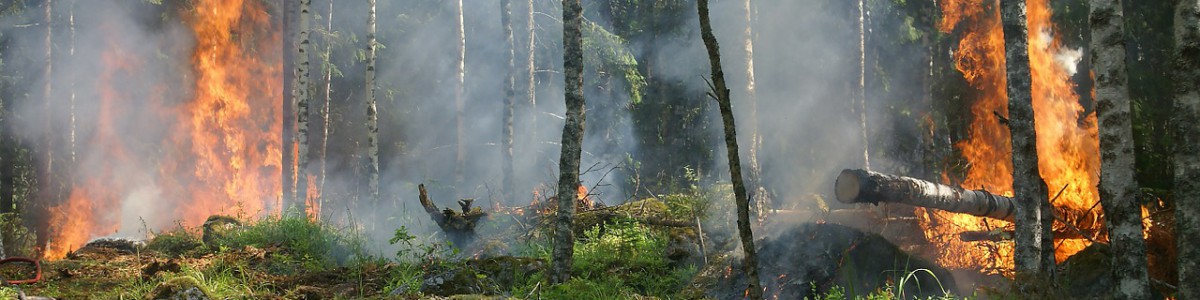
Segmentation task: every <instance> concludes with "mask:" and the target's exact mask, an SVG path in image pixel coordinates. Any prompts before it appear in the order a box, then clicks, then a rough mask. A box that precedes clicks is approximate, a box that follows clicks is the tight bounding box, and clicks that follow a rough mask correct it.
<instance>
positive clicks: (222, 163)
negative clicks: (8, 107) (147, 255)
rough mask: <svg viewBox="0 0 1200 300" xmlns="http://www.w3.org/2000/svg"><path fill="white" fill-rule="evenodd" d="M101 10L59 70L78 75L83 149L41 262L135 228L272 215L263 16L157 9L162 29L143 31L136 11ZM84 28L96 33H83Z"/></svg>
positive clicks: (273, 112) (277, 37)
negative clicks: (68, 67) (69, 68)
mask: <svg viewBox="0 0 1200 300" xmlns="http://www.w3.org/2000/svg"><path fill="white" fill-rule="evenodd" d="M102 2H107V1H97V3H95V4H97V5H100V6H99V7H100V8H97V9H98V10H101V11H106V10H107V13H97V14H90V13H89V15H88V16H82V15H81V16H80V17H81V19H83V20H81V22H80V23H81V24H80V32H79V34H80V39H79V42H80V45H79V47H80V48H81V49H80V53H81V55H80V57H79V58H78V59H77V62H64V63H63V64H72V65H73V66H74V67H75V68H73V70H74V71H73V72H76V73H77V74H75V78H78V79H77V80H78V81H79V84H78V85H79V90H80V97H79V99H80V100H79V101H80V104H79V105H80V106H79V108H77V109H76V113H77V114H79V115H80V117H79V120H78V125H77V130H78V131H80V135H81V136H83V137H86V138H81V139H80V142H79V146H78V152H79V160H78V161H77V162H76V163H75V164H74V165H73V166H71V167H69V168H70V170H72V173H73V174H71V177H72V178H73V179H72V180H71V182H70V183H69V185H70V192H69V198H68V199H63V200H60V202H58V203H54V204H52V205H50V206H49V210H48V213H49V218H48V221H49V223H50V229H49V230H50V232H49V235H50V236H49V239H48V244H47V245H46V248H45V251H44V253H43V256H44V257H45V258H47V259H58V258H62V257H63V255H64V254H65V253H66V252H67V251H70V250H71V249H74V248H78V247H79V246H81V245H83V244H85V243H86V242H87V241H88V240H90V239H93V238H96V237H100V236H107V235H113V234H122V235H129V234H132V233H134V232H137V231H138V230H140V229H142V226H148V227H149V228H148V229H150V230H163V229H167V228H169V227H170V226H173V225H175V224H177V223H176V222H179V224H182V225H184V226H197V225H199V224H200V223H201V222H203V221H204V219H205V218H207V217H208V216H209V215H212V214H231V215H240V216H243V217H251V216H256V215H261V214H266V213H271V210H272V209H273V207H272V204H273V203H276V202H277V201H278V199H279V197H280V195H281V191H280V185H281V181H280V177H279V176H280V174H281V173H280V172H281V169H282V168H281V157H282V155H281V150H280V149H281V145H282V144H281V136H280V135H279V133H280V132H282V123H283V119H282V105H283V101H282V99H281V92H282V91H281V81H280V80H279V79H280V78H281V77H280V76H281V68H282V66H281V63H282V61H281V60H280V56H281V53H280V49H281V46H282V39H281V38H282V36H281V31H282V30H280V28H279V26H278V24H277V23H278V22H273V21H272V19H271V16H270V15H269V14H268V10H269V9H270V8H269V7H267V6H265V5H266V4H264V2H262V1H245V0H197V1H192V4H193V6H192V7H184V8H175V7H170V6H169V5H167V4H164V5H165V6H162V7H158V8H161V9H164V10H166V11H167V13H168V14H171V17H168V18H167V20H168V21H162V23H163V24H154V25H149V26H147V25H145V24H138V23H135V22H133V21H128V20H127V19H134V20H138V17H139V16H137V14H139V13H145V9H139V7H137V6H136V5H134V4H128V3H102ZM89 4H92V3H90V2H88V3H81V4H79V5H81V6H87V5H89ZM137 5H143V6H145V5H146V4H140V3H138V4H137ZM108 6H112V7H114V8H105V7H108ZM76 9H78V10H80V11H87V10H85V9H83V8H82V7H80V8H76ZM131 14H132V15H133V16H130V15H131ZM88 18H94V20H89V19H88ZM92 22H94V23H96V24H101V25H100V26H97V28H98V29H96V30H89V29H87V28H90V27H89V25H88V24H91V23H92ZM104 24H108V25H104ZM128 36H135V37H136V38H130V37H128ZM91 53H97V54H96V55H95V57H92V56H91V55H92V54H91ZM89 61H90V62H89ZM56 69H57V68H56ZM51 80H54V79H51ZM59 86H66V85H59ZM64 102H65V101H64ZM72 116H74V115H72ZM49 117H52V118H61V116H49Z"/></svg>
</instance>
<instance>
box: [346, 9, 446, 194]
mask: <svg viewBox="0 0 1200 300" xmlns="http://www.w3.org/2000/svg"><path fill="white" fill-rule="evenodd" d="M460 1H461V0H460ZM367 5H368V6H370V12H369V13H368V15H367V87H366V90H367V160H368V161H369V165H368V166H367V188H368V189H369V190H370V191H368V192H369V193H371V198H370V201H371V206H372V207H375V206H376V205H378V204H379V111H378V110H377V109H376V106H375V43H376V41H375V0H367Z"/></svg>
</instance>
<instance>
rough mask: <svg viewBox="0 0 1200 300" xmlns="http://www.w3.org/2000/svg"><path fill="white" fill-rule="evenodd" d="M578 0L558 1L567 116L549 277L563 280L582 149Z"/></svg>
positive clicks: (568, 266) (580, 15)
mask: <svg viewBox="0 0 1200 300" xmlns="http://www.w3.org/2000/svg"><path fill="white" fill-rule="evenodd" d="M579 2H580V0H563V1H562V7H563V12H562V20H563V74H564V75H565V77H566V105H567V120H566V122H565V123H564V124H563V133H562V152H561V153H560V154H559V160H558V214H557V215H556V216H555V224H554V232H555V234H554V236H555V238H554V253H553V254H554V257H553V262H552V264H551V277H550V281H551V282H553V283H563V282H567V279H570V278H571V262H572V260H573V259H574V252H575V249H574V246H575V234H574V233H573V232H572V231H571V225H572V224H573V223H574V222H573V219H574V218H575V205H576V202H577V201H576V200H577V196H576V189H577V188H578V187H579V159H580V154H581V152H582V151H583V130H584V125H585V121H586V118H585V116H584V110H583V107H584V98H583V31H582V29H583V28H582V27H583V6H582V5H580V3H579Z"/></svg>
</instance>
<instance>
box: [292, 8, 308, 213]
mask: <svg viewBox="0 0 1200 300" xmlns="http://www.w3.org/2000/svg"><path fill="white" fill-rule="evenodd" d="M311 4H312V0H300V44H299V45H297V46H296V86H295V90H292V96H293V97H296V131H297V139H298V140H299V142H297V143H296V148H297V151H296V153H297V155H296V202H294V203H293V205H292V207H291V208H290V209H293V210H295V213H297V214H299V215H300V216H305V215H306V211H305V205H306V203H307V202H308V103H309V98H311V95H310V94H309V92H310V91H309V88H308V83H309V81H308V80H309V73H308V67H309V57H308V56H309V55H308V52H309V44H310V41H309V39H308V37H309V31H308V19H309V15H308V13H309V12H308V11H309V9H310V8H311V6H312V5H311Z"/></svg>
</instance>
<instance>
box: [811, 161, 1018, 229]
mask: <svg viewBox="0 0 1200 300" xmlns="http://www.w3.org/2000/svg"><path fill="white" fill-rule="evenodd" d="M834 187H835V188H834V190H835V195H836V196H837V200H838V201H840V202H842V203H871V204H879V203H880V202H883V203H904V204H908V205H913V206H920V207H927V208H935V209H940V210H944V211H949V212H955V213H964V214H970V215H974V216H980V217H989V218H994V219H999V220H1005V221H1010V222H1011V221H1012V220H1013V214H1014V212H1015V211H1016V206H1017V204H1016V202H1017V201H1016V200H1013V198H1009V197H1004V196H999V195H996V194H992V193H989V192H987V191H972V190H965V189H963V188H960V187H952V186H948V185H942V184H937V183H933V182H929V181H925V180H920V179H916V178H911V177H904V176H895V175H887V174H882V173H876V172H871V171H867V170H861V169H860V170H850V169H847V170H842V173H841V174H840V175H838V178H837V181H836V182H835V184H834Z"/></svg>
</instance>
